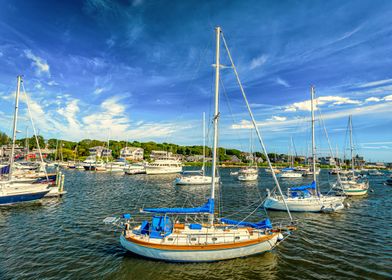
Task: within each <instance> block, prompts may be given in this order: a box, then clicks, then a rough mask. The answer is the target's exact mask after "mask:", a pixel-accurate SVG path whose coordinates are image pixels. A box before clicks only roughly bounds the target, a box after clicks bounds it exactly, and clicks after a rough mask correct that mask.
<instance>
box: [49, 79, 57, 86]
mask: <svg viewBox="0 0 392 280" xmlns="http://www.w3.org/2000/svg"><path fill="white" fill-rule="evenodd" d="M47 84H48V86H58V85H59V83H57V82H55V81H53V80H51V81H49V82H48V83H47Z"/></svg>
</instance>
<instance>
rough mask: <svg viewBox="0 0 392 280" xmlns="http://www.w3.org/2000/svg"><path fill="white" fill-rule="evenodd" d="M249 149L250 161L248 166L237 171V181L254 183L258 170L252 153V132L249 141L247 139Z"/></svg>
mask: <svg viewBox="0 0 392 280" xmlns="http://www.w3.org/2000/svg"><path fill="white" fill-rule="evenodd" d="M249 142H250V144H249V147H250V155H251V160H250V163H249V166H247V167H245V168H241V169H240V170H239V171H238V180H239V181H247V182H248V181H256V180H257V178H258V177H259V170H258V168H257V164H255V163H254V155H253V152H252V131H251V133H250V139H249Z"/></svg>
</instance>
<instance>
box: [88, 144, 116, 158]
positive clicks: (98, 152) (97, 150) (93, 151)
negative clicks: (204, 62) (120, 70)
mask: <svg viewBox="0 0 392 280" xmlns="http://www.w3.org/2000/svg"><path fill="white" fill-rule="evenodd" d="M88 150H89V152H90V156H95V157H111V156H112V150H110V149H108V148H105V147H103V146H96V147H92V148H90V149H88Z"/></svg>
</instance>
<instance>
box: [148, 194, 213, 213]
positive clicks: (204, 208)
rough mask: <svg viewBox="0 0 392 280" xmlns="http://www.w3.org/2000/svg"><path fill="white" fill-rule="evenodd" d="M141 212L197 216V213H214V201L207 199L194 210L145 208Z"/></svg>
mask: <svg viewBox="0 0 392 280" xmlns="http://www.w3.org/2000/svg"><path fill="white" fill-rule="evenodd" d="M143 212H150V213H166V214H170V213H173V214H197V213H210V214H213V213H214V200H213V199H211V198H210V199H208V202H207V203H206V204H204V205H203V206H200V207H194V208H145V209H143Z"/></svg>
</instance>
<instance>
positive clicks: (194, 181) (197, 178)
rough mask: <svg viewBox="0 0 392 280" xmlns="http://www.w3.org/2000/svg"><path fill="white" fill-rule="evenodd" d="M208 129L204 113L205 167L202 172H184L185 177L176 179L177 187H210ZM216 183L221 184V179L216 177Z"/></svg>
mask: <svg viewBox="0 0 392 280" xmlns="http://www.w3.org/2000/svg"><path fill="white" fill-rule="evenodd" d="M205 169H206V128H205V113H203V166H202V168H201V170H195V171H184V172H183V175H181V176H180V177H179V178H176V180H175V184H176V185H208V184H211V182H212V176H207V175H206V170H205ZM195 173H197V174H195ZM215 183H219V177H215Z"/></svg>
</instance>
